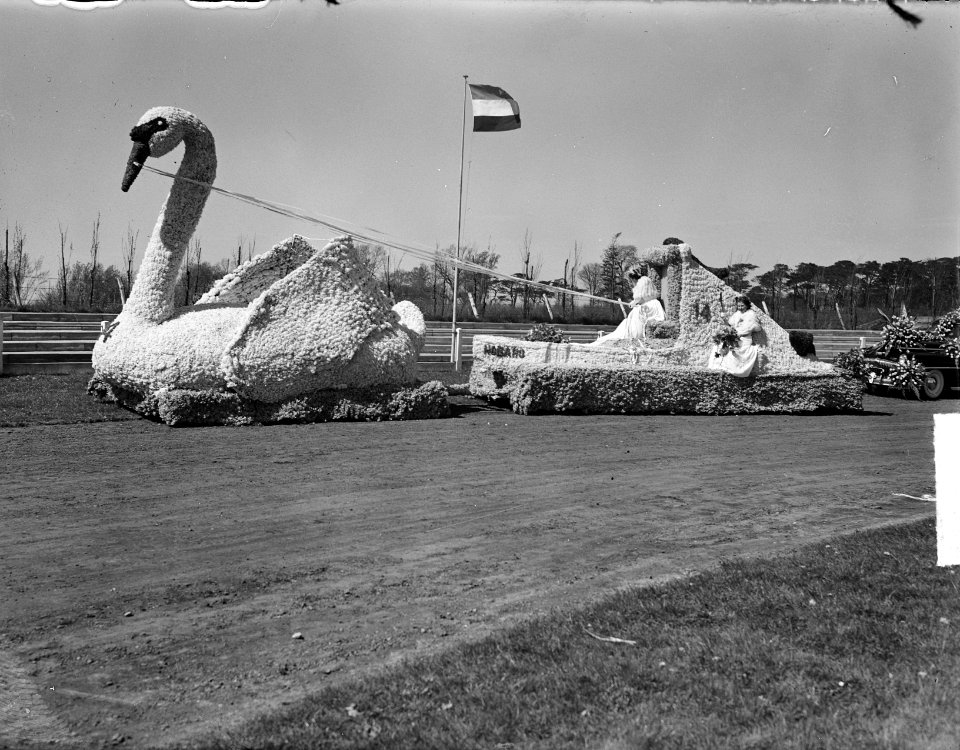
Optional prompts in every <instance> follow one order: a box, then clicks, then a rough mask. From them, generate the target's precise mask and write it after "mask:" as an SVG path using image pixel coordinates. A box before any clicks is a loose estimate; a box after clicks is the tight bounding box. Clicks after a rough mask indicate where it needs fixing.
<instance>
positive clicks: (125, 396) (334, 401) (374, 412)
mask: <svg viewBox="0 0 960 750" xmlns="http://www.w3.org/2000/svg"><path fill="white" fill-rule="evenodd" d="M87 390H88V391H89V392H90V393H91V394H92V395H94V396H96V397H97V398H99V399H100V400H102V401H107V402H111V403H117V404H120V405H121V406H123V407H125V408H127V409H130V410H131V411H134V412H136V413H137V414H140V415H142V416H144V417H147V418H149V419H154V420H157V421H160V422H165V423H166V424H168V425H170V426H171V427H192V426H203V425H250V424H281V423H295V422H296V423H309V422H337V421H350V422H380V421H387V420H402V419H436V418H440V417H446V416H448V415H449V413H450V407H449V404H448V402H447V389H446V387H445V386H444V385H443V384H442V383H440V382H439V381H431V382H429V383H421V384H418V385H413V386H410V387H401V388H397V387H396V386H393V387H388V386H373V387H366V388H343V389H327V390H318V391H313V392H311V393H306V394H302V395H299V396H294V397H291V398H287V399H284V400H282V401H278V402H275V403H268V402H265V401H256V400H253V399H248V398H244V397H242V396H239V395H237V394H236V393H231V392H227V391H217V390H205V391H193V390H187V389H177V388H172V389H165V390H159V391H154V392H152V393H150V394H149V395H147V396H144V395H143V394H141V393H138V392H136V391H131V390H126V389H124V388H119V387H117V386H114V385H111V384H110V383H108V382H107V381H105V380H103V379H102V378H98V377H97V376H96V375H95V376H94V377H93V379H92V380H91V381H90V383H89V385H88V387H87Z"/></svg>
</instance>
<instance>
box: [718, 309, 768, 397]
mask: <svg viewBox="0 0 960 750" xmlns="http://www.w3.org/2000/svg"><path fill="white" fill-rule="evenodd" d="M727 322H728V323H729V324H730V325H731V326H732V327H733V328H735V329H736V331H737V335H738V336H739V337H740V342H739V344H737V346H736V347H733V348H730V349H728V350H727V351H726V352H723V351H721V349H720V346H719V344H718V345H716V346H714V347H713V349H712V350H711V352H710V355H709V359H708V360H707V367H708V368H709V369H711V370H724V371H725V372H729V373H730V374H731V375H735V376H736V377H738V378H745V377H747V376H748V375H749V374H750V373H751V372H753V368H754V366H755V365H756V363H757V355H758V354H759V352H760V347H759V346H757V345H756V344H754V343H753V332H754V331H761V330H763V329H762V328H761V327H760V321H759V320H757V313H756V312H755V311H754V309H753V305H752V304H751V303H750V300H749V299H747V298H746V297H744V296H740V297H737V311H736V312H735V313H734V314H733V315H731V316H730V318H729V319H728V320H727Z"/></svg>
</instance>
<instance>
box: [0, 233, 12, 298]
mask: <svg viewBox="0 0 960 750" xmlns="http://www.w3.org/2000/svg"><path fill="white" fill-rule="evenodd" d="M0 302H2V303H3V304H4V305H9V304H10V225H9V224H8V225H7V228H6V231H5V232H4V245H3V298H2V299H0Z"/></svg>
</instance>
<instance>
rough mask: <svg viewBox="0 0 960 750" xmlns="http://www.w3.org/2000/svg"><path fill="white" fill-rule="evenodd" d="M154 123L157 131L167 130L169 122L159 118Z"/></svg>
mask: <svg viewBox="0 0 960 750" xmlns="http://www.w3.org/2000/svg"><path fill="white" fill-rule="evenodd" d="M154 123H155V124H156V128H157V130H165V129H166V127H167V121H166V120H165V119H163V118H162V117H158V118H157V119H156V120H154Z"/></svg>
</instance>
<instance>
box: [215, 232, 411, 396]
mask: <svg viewBox="0 0 960 750" xmlns="http://www.w3.org/2000/svg"><path fill="white" fill-rule="evenodd" d="M348 247H349V242H348V240H346V239H340V240H334V241H333V242H331V243H330V244H328V245H327V246H326V247H324V248H323V249H322V250H320V251H318V252H316V253H315V254H314V255H312V256H311V257H310V258H309V259H308V260H307V262H306V263H304V264H302V265H301V266H300V267H299V268H297V269H296V270H295V271H293V272H292V273H290V274H289V275H287V276H285V277H284V278H282V279H280V280H279V281H276V282H274V283H273V284H271V285H270V287H269V288H268V289H267V290H266V291H264V292H263V293H262V294H261V295H260V296H259V297H257V298H256V299H255V300H254V301H253V303H252V304H251V305H250V307H249V308H248V309H247V311H246V318H245V321H244V323H243V324H242V325H241V326H240V328H239V330H238V332H237V335H236V337H235V338H234V340H233V341H232V342H231V343H230V345H229V346H228V347H227V350H226V352H225V354H224V356H223V359H222V361H221V369H222V370H223V372H224V375H225V377H226V381H227V384H228V386H230V387H232V388H234V389H235V390H236V391H237V392H238V393H240V394H241V395H243V396H245V397H248V398H254V399H257V400H260V401H278V400H280V399H283V398H287V397H290V396H294V395H297V394H300V393H304V392H306V391H310V390H317V389H319V388H332V387H337V386H341V385H352V384H351V383H345V382H343V380H344V377H343V376H344V374H345V370H346V368H347V366H348V365H349V364H350V361H351V360H352V359H353V357H354V355H355V354H356V353H357V352H358V351H359V350H360V348H361V347H362V346H363V344H364V342H365V341H366V340H367V339H368V337H370V336H371V335H372V334H374V333H377V332H379V331H385V330H388V329H391V328H393V327H394V326H395V325H396V323H397V320H398V315H397V313H395V312H393V311H392V310H391V309H390V307H389V305H388V303H387V300H386V298H385V297H384V295H383V293H382V292H381V291H380V289H379V288H378V287H377V285H376V282H375V281H374V279H373V278H372V277H371V276H370V275H369V274H368V273H366V272H365V271H364V270H363V269H361V268H359V267H357V265H356V264H355V263H352V262H351V261H350V258H349V255H348Z"/></svg>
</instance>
